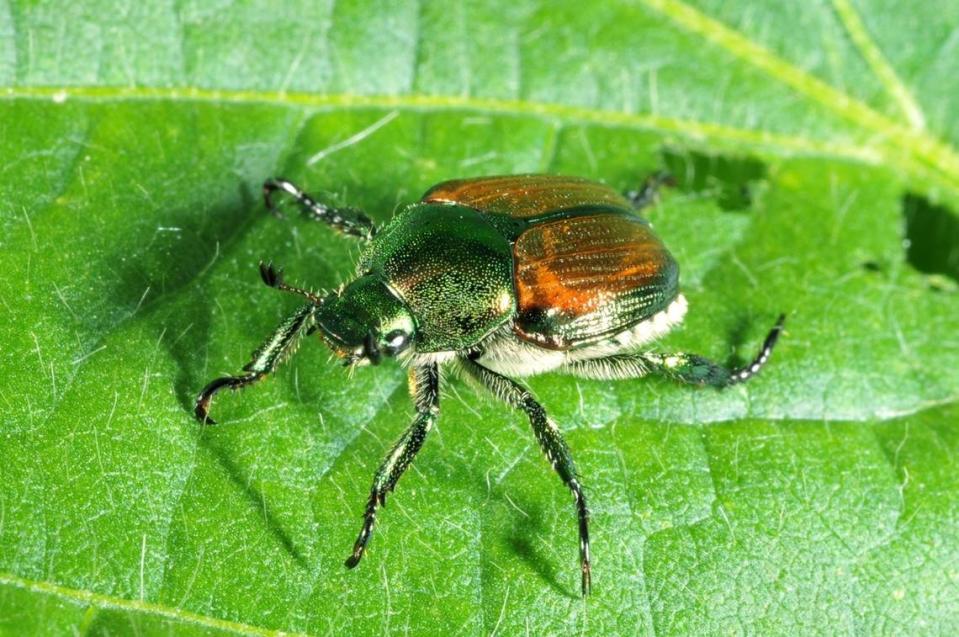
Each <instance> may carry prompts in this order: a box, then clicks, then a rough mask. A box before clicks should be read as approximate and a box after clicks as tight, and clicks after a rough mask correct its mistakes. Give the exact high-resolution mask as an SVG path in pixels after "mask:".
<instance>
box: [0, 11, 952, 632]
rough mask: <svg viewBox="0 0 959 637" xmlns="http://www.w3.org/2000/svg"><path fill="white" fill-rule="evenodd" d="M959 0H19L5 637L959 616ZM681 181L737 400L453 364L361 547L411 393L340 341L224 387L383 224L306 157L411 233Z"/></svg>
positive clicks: (944, 620)
mask: <svg viewBox="0 0 959 637" xmlns="http://www.w3.org/2000/svg"><path fill="white" fill-rule="evenodd" d="M956 33H959V5H957V4H956V3H954V2H945V1H944V0H942V1H935V0H931V1H928V2H922V3H911V4H909V5H904V4H902V3H896V2H891V1H889V0H832V1H831V2H827V1H824V2H820V3H777V4H776V6H772V5H756V4H755V3H748V2H720V1H719V0H697V1H693V0H690V1H688V2H680V1H678V0H644V1H639V2H625V1H624V2H603V3H584V2H534V1H531V0H523V1H519V2H517V1H511V2H499V1H496V2H484V3H478V2H477V3H472V2H468V3H439V2H420V3H414V2H390V3H383V2H372V1H370V2H336V3H334V2H315V1H310V2H297V3H283V4H282V5H280V4H279V3H273V2H268V1H266V0H263V1H246V2H196V1H189V0H184V1H181V2H176V3H172V2H166V3H136V2H129V1H123V2H110V3H107V2H103V1H102V0H89V1H87V2H82V3H65V2H56V1H51V2H34V1H26V0H22V1H16V0H0V87H2V88H0V157H2V158H3V160H2V162H0V272H3V275H2V277H0V313H2V319H3V320H0V406H2V411H0V485H2V487H0V630H2V631H4V632H6V633H9V634H17V635H21V634H64V633H71V632H73V633H79V634H91V635H101V634H133V633H135V634H156V633H164V634H166V633H171V632H172V633H175V634H254V635H258V634H271V633H272V632H273V631H290V632H302V633H314V634H327V633H337V634H344V633H345V634H379V633H382V634H390V633H399V632H403V633H406V632H409V633H413V634H436V633H437V632H441V633H454V632H455V634H483V635H485V634H494V633H495V634H498V635H510V634H518V633H526V634H567V633H572V632H579V633H584V634H596V635H608V634H630V635H632V634H654V633H655V634H657V635H682V634H690V633H696V634H718V633H722V634H743V633H749V634H797V633H800V634H836V633H845V634H849V633H858V634H894V633H908V634H951V633H956V632H957V631H959V585H957V584H959V566H957V565H959V530H957V529H959V509H957V507H956V506H955V503H956V501H957V498H959V466H957V465H959V459H957V452H959V427H957V425H956V423H957V422H959V420H957V418H959V373H957V371H956V370H957V369H959V340H957V332H959V294H957V289H959V266H957V263H959V256H957V255H959V224H957V217H956V211H957V210H959V150H957V147H959V120H957V118H956V117H955V113H956V112H957V108H959V105H957V103H956V101H957V97H959V74H956V73H955V60H956V54H957V48H959V39H957V38H956ZM664 168H668V169H669V170H670V171H672V172H673V173H674V174H675V175H676V176H677V177H678V180H679V186H678V187H677V188H676V189H674V190H673V191H671V192H668V193H666V194H665V196H664V200H663V202H662V204H661V205H660V206H659V207H658V208H657V209H655V210H653V211H652V212H650V215H649V216H650V218H651V219H652V221H653V223H654V224H655V225H656V227H657V230H658V231H659V232H660V233H661V234H662V236H663V237H664V239H665V240H666V242H667V244H668V245H670V246H671V248H672V249H673V250H674V252H675V253H676V256H677V258H678V259H679V261H680V263H681V266H682V270H683V285H684V289H685V292H686V294H687V296H688V298H689V300H690V304H691V310H690V314H689V318H688V320H687V323H686V327H685V328H684V329H681V330H678V331H677V332H676V333H675V334H674V335H672V336H671V337H669V338H668V339H666V340H665V341H664V342H663V343H662V344H661V345H660V346H659V347H661V348H663V349H679V348H683V349H686V350H690V351H696V352H700V353H702V354H705V355H709V356H712V357H715V358H718V359H720V360H731V361H736V360H740V361H741V360H743V359H744V358H745V357H748V356H749V355H750V354H751V353H752V352H753V351H754V349H755V348H756V347H757V345H758V343H759V341H760V340H761V338H762V336H763V334H764V333H765V331H766V330H767V329H768V327H769V326H770V324H771V322H772V321H773V320H774V318H775V316H776V315H777V314H778V313H779V312H780V311H786V312H788V314H789V316H790V318H789V329H788V333H787V334H786V335H785V337H784V338H783V339H782V341H781V345H780V348H779V350H778V351H777V352H776V356H775V357H774V359H773V361H772V363H771V364H770V366H769V367H768V368H767V370H766V371H765V372H764V374H763V375H762V376H761V377H760V378H758V379H756V380H755V381H753V382H751V383H750V384H748V385H745V386H743V387H738V388H735V389H731V390H728V391H725V392H715V391H709V390H704V391H697V390H693V389H690V388H684V387H676V386H672V385H669V384H668V383H663V382H658V381H654V380H651V381H648V382H640V381H635V382H623V383H616V384H614V383H599V382H587V381H578V380H575V379H570V378H565V377H561V376H557V375H551V376H544V377H541V378H536V379H533V380H532V381H531V383H530V384H531V385H532V387H533V389H534V390H535V391H536V392H537V393H538V395H539V396H540V398H541V399H542V401H543V403H544V404H545V406H546V407H547V409H548V410H550V411H551V413H552V414H553V416H554V418H555V419H556V420H557V421H558V422H560V423H561V426H562V427H563V429H564V430H566V431H567V432H568V438H569V441H570V445H571V447H572V448H573V451H574V454H575V456H576V458H577V460H578V464H579V467H580V470H581V472H582V474H583V477H584V482H585V484H586V487H587V489H588V495H589V497H590V502H591V505H592V509H593V534H594V536H595V545H594V554H595V566H594V573H595V580H594V587H595V588H594V595H593V596H592V597H591V598H590V599H589V600H588V602H585V603H584V602H583V601H582V600H581V599H580V598H579V596H578V571H577V564H576V537H575V524H574V512H573V507H572V505H571V503H570V501H569V496H568V494H567V493H566V491H565V490H564V489H563V488H562V486H561V485H560V483H559V481H558V480H557V479H556V478H555V477H554V476H553V475H552V474H551V472H550V471H549V469H548V466H547V465H546V463H545V462H544V461H543V459H542V458H541V456H540V453H539V451H538V449H537V448H536V444H535V442H534V440H533V438H532V435H531V433H530V431H529V427H528V424H527V423H526V422H525V421H524V419H523V418H522V417H521V416H520V415H518V414H515V413H511V412H509V411H508V410H507V409H506V408H504V407H502V406H500V405H497V404H494V403H491V402H490V401H489V400H487V399H485V398H482V397H480V396H477V395H475V394H474V393H473V392H472V391H470V390H468V389H467V388H465V387H464V386H463V385H461V384H460V383H459V382H458V381H455V380H454V381H452V382H451V383H450V384H448V385H447V391H446V393H445V394H444V407H443V415H442V418H441V420H440V425H439V431H438V432H436V434H435V435H433V437H432V438H431V439H430V440H429V442H428V444H427V445H426V448H425V449H424V451H423V453H422V454H421V455H420V457H419V460H418V462H417V464H416V466H415V468H414V469H413V470H412V471H410V473H409V474H408V475H407V476H405V477H404V479H403V481H402V482H401V483H400V487H399V489H398V492H397V493H396V495H395V497H394V498H393V499H392V500H391V501H390V505H389V506H388V507H387V508H386V509H385V511H384V513H383V515H382V516H381V524H380V526H379V528H378V531H377V534H376V536H375V538H374V540H373V543H372V547H371V551H370V554H369V555H368V556H367V558H366V559H365V560H364V563H363V564H362V566H361V567H360V568H359V569H357V570H356V571H351V572H348V571H346V570H345V569H344V568H343V567H342V560H343V559H344V558H345V557H346V554H347V552H348V550H349V548H350V546H351V543H352V540H353V537H354V533H355V532H356V530H357V528H358V524H359V517H358V516H359V513H360V512H361V509H362V505H363V502H364V499H365V497H366V492H367V489H368V486H369V481H370V477H371V474H372V471H373V470H374V469H375V467H376V466H377V464H378V463H379V461H380V458H381V456H382V455H383V453H384V451H385V449H386V448H387V447H388V445H389V444H390V442H391V441H392V439H393V438H395V437H396V436H397V435H398V434H399V433H400V431H401V430H402V429H403V427H405V426H406V421H407V419H408V417H409V416H410V412H411V409H410V407H409V404H408V399H407V398H406V396H405V383H404V374H403V372H402V370H400V369H398V368H396V367H395V366H393V365H385V366H381V367H380V368H378V369H363V370H360V371H358V372H357V373H356V374H355V376H354V378H352V379H349V378H347V377H346V374H344V373H343V371H342V369H340V368H339V367H337V366H335V365H333V364H331V363H330V362H329V361H328V354H327V353H326V352H325V351H324V348H323V346H322V344H319V343H315V342H311V343H308V344H306V345H305V346H304V347H303V349H302V351H301V353H300V354H299V355H298V356H297V357H296V358H295V359H294V360H293V361H291V363H290V364H288V365H287V366H286V367H285V368H284V369H283V370H282V371H281V372H280V373H278V374H277V376H276V377H275V378H274V379H273V380H270V381H268V382H264V383H262V384H261V385H259V386H257V387H256V388H255V389H250V390H248V391H245V392H243V393H242V394H237V395H231V396H224V397H223V398H222V399H220V400H219V401H218V403H217V405H216V408H217V414H218V417H219V419H220V421H221V423H222V425H221V426H219V427H215V428H201V427H199V426H198V425H197V424H196V422H195V421H194V420H193V419H192V417H191V414H190V408H191V402H192V400H193V397H194V396H195V393H196V391H197V390H198V389H199V388H200V387H202V386H203V384H204V383H205V382H206V381H208V380H209V379H210V378H212V377H213V376H215V375H218V374H222V373H231V372H235V371H237V370H238V369H239V367H240V366H241V365H242V364H243V363H244V362H246V360H247V357H248V355H249V352H250V351H251V350H252V349H253V348H254V347H256V345H257V344H258V343H259V342H260V339H262V338H263V337H264V336H265V335H266V334H268V332H269V331H270V330H271V329H272V327H273V326H274V325H275V323H276V322H277V321H278V320H279V319H280V317H281V316H282V315H283V313H284V312H286V311H288V310H289V307H290V303H291V302H292V300H291V299H285V298H282V296H281V295H277V294H275V293H273V292H271V291H270V290H268V289H266V288H264V287H263V286H262V284H261V283H260V282H259V279H258V276H257V274H256V271H255V266H256V263H257V261H258V260H259V259H261V258H265V259H273V260H275V261H276V262H277V263H280V264H282V265H284V266H285V268H286V271H287V273H288V275H289V276H290V277H291V278H295V279H296V280H299V281H304V282H308V283H309V284H311V285H314V286H329V285H334V284H336V283H338V282H341V281H344V280H346V279H347V278H348V277H349V276H350V274H351V267H352V263H353V262H354V260H355V258H356V255H357V252H358V248H357V246H356V245H355V244H352V243H350V242H349V241H345V240H343V239H340V238H338V237H336V236H334V235H333V234H332V233H331V232H330V231H329V230H328V229H327V228H324V227H319V226H316V225H311V224H309V223H308V222H305V221H303V220H291V221H288V222H286V223H282V222H278V221H276V220H275V219H273V218H270V217H269V216H268V215H266V214H264V211H263V210H262V206H261V204H260V202H259V195H258V190H259V185H260V183H262V181H263V179H264V178H265V177H268V176H271V175H275V174H282V175H284V176H287V177H289V178H292V179H296V180H299V181H301V182H302V183H303V184H305V185H306V186H308V187H309V188H310V189H311V190H312V191H314V192H316V193H317V194H319V195H322V196H324V197H328V198H329V199H330V200H332V201H334V202H340V203H349V204H350V205H355V206H360V207H364V208H366V209H367V210H368V211H369V212H370V214H371V216H373V217H374V218H375V219H376V220H378V221H379V222H383V221H385V220H387V219H389V218H390V216H391V214H392V213H393V211H394V210H395V209H396V207H397V206H400V205H402V204H403V203H405V202H409V201H412V200H415V199H416V198H417V197H418V196H419V195H420V194H421V193H422V192H423V191H424V190H425V189H426V188H427V187H428V186H430V185H431V184H433V183H435V182H437V181H440V180H443V179H447V178H453V177H464V176H471V175H481V174H491V173H516V172H529V171H548V172H559V173H571V174H578V175H584V176H589V177H593V178H596V179H601V180H604V181H606V182H607V183H609V184H611V185H613V186H615V187H616V188H621V189H627V188H631V187H635V186H636V185H637V184H638V183H640V181H641V180H642V178H643V177H644V176H645V175H647V174H648V173H651V172H653V171H655V170H661V169H664Z"/></svg>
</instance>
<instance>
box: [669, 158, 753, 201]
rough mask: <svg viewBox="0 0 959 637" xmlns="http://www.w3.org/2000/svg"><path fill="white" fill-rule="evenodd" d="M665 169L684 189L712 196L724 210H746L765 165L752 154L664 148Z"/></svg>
mask: <svg viewBox="0 0 959 637" xmlns="http://www.w3.org/2000/svg"><path fill="white" fill-rule="evenodd" d="M663 163H664V164H665V165H666V170H667V171H669V173H670V174H671V175H672V176H673V177H674V178H675V179H676V184H677V187H678V188H679V189H680V190H682V191H685V192H692V193H698V194H702V195H706V196H711V197H714V198H715V199H716V201H717V203H718V204H719V206H720V207H721V208H722V209H723V210H747V209H748V208H749V207H750V205H752V201H753V194H754V189H755V185H756V184H757V183H758V182H760V181H762V180H764V179H765V178H766V165H765V164H764V163H762V162H761V161H759V160H757V159H755V158H753V157H736V156H728V155H707V154H704V153H698V152H680V151H673V150H665V151H663Z"/></svg>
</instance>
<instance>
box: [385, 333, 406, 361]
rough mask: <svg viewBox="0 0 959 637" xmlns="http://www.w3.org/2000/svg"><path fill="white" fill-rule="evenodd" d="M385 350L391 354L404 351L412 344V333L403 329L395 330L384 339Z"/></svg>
mask: <svg viewBox="0 0 959 637" xmlns="http://www.w3.org/2000/svg"><path fill="white" fill-rule="evenodd" d="M383 341H384V343H385V347H384V349H385V351H386V353H387V354H388V355H390V356H395V355H396V354H399V353H400V352H402V351H403V350H404V349H406V347H407V346H408V345H409V344H410V335H409V334H407V333H406V332H404V331H403V330H393V331H392V332H390V333H389V334H387V335H386V337H385V338H384V339H383Z"/></svg>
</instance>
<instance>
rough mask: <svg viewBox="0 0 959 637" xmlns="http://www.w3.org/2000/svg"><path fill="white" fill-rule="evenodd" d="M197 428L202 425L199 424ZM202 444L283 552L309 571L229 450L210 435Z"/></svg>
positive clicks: (271, 510) (288, 536) (295, 547)
mask: <svg viewBox="0 0 959 637" xmlns="http://www.w3.org/2000/svg"><path fill="white" fill-rule="evenodd" d="M197 426H201V425H199V424H197ZM200 444H202V445H203V446H204V447H205V448H206V449H207V450H208V451H209V452H210V454H211V455H213V457H214V458H216V461H217V462H218V463H219V464H220V466H221V467H223V471H224V472H226V475H227V477H228V478H229V479H230V481H231V482H232V483H233V484H234V485H236V487H237V489H238V490H239V491H240V492H241V493H243V495H244V496H246V499H247V502H248V503H249V506H250V507H251V508H252V510H254V511H258V512H262V514H263V518H264V520H265V523H266V528H267V530H268V531H269V533H270V535H272V536H273V538H274V539H275V540H276V541H277V542H278V543H279V544H280V546H282V547H283V550H285V551H286V552H287V553H288V554H289V555H290V557H292V558H293V561H294V562H295V563H296V564H297V565H298V566H300V567H301V568H303V569H304V570H309V568H310V564H309V562H308V561H307V559H306V556H305V555H304V554H303V552H302V551H301V550H300V549H299V548H297V546H296V543H295V542H294V541H293V538H292V537H290V534H289V533H287V531H286V529H285V528H284V527H283V524H282V523H281V522H280V520H279V519H278V517H277V515H276V513H274V511H273V507H271V506H270V505H269V504H268V501H267V499H266V498H264V497H263V494H262V493H260V491H259V490H258V489H257V488H256V487H254V486H253V484H252V481H251V480H250V477H249V475H247V474H246V473H245V472H244V471H243V468H242V467H241V466H240V465H238V464H237V463H236V462H235V461H234V460H233V457H232V454H231V453H230V451H229V449H227V448H225V447H224V446H223V445H220V444H219V443H217V442H215V441H214V439H213V437H212V436H209V435H203V434H201V435H200Z"/></svg>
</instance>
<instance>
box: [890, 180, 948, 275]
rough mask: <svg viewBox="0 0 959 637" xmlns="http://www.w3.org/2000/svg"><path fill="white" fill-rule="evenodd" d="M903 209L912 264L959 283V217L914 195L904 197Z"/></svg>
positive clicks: (928, 272) (907, 250) (927, 272)
mask: <svg viewBox="0 0 959 637" xmlns="http://www.w3.org/2000/svg"><path fill="white" fill-rule="evenodd" d="M902 212H903V217H904V219H905V237H904V242H903V243H904V246H905V249H906V260H907V261H908V262H909V264H910V265H912V266H913V267H914V268H916V269H917V270H919V271H920V272H923V273H925V274H930V275H939V276H945V277H948V278H949V279H951V280H952V282H953V283H959V216H957V215H956V214H955V213H954V212H952V211H951V210H949V209H948V208H946V207H945V206H941V205H937V204H933V203H932V202H930V201H929V200H928V199H926V198H924V197H920V196H919V195H915V194H908V195H906V196H905V197H903V199H902Z"/></svg>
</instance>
